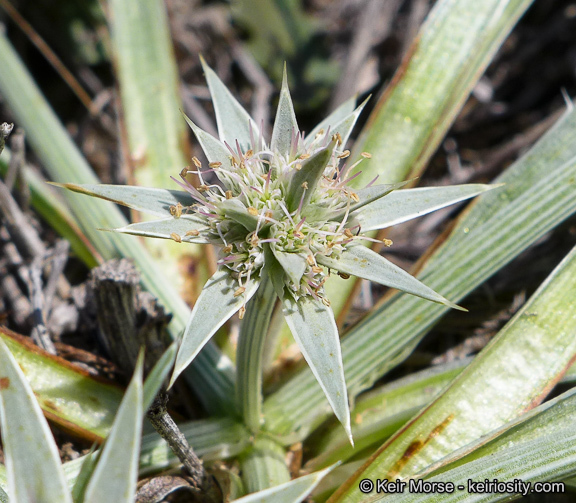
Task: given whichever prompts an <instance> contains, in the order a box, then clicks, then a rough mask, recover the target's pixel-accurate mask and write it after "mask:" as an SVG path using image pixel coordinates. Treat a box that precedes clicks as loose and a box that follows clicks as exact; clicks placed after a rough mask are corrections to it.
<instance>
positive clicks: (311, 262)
mask: <svg viewBox="0 0 576 503" xmlns="http://www.w3.org/2000/svg"><path fill="white" fill-rule="evenodd" d="M306 262H308V265H310V266H313V265H316V260H314V255H308V256H307V257H306Z"/></svg>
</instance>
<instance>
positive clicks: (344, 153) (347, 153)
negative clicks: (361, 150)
mask: <svg viewBox="0 0 576 503" xmlns="http://www.w3.org/2000/svg"><path fill="white" fill-rule="evenodd" d="M349 155H350V150H344V152H342V153H341V154H340V155H339V156H337V157H338V159H346V157H348V156H349Z"/></svg>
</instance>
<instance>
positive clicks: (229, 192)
mask: <svg viewBox="0 0 576 503" xmlns="http://www.w3.org/2000/svg"><path fill="white" fill-rule="evenodd" d="M226 199H232V191H231V190H227V191H226Z"/></svg>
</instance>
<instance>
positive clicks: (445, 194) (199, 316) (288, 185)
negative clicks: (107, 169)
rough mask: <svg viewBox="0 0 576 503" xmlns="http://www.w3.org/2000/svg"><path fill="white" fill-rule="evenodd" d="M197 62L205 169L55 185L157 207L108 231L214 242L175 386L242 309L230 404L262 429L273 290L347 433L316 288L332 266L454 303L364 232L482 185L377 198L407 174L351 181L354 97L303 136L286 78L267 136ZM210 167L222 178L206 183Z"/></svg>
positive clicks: (327, 322)
mask: <svg viewBox="0 0 576 503" xmlns="http://www.w3.org/2000/svg"><path fill="white" fill-rule="evenodd" d="M203 66H204V71H205V73H206V77H207V80H208V85H209V88H210V91H211V93H212V99H213V102H214V109H215V111H216V120H217V124H218V131H219V136H220V138H219V139H217V138H214V137H213V136H211V135H210V134H208V133H206V132H205V131H203V130H202V129H200V128H199V127H198V126H196V125H195V124H194V123H193V122H192V121H191V120H190V119H187V120H188V124H189V125H190V127H191V128H192V130H193V132H194V134H195V136H196V138H197V140H198V142H199V143H200V145H201V146H202V148H203V150H204V153H205V155H206V157H207V159H208V162H209V164H208V167H207V168H206V167H205V168H204V169H203V167H202V164H201V162H200V161H199V160H198V159H197V158H194V159H193V163H194V168H193V169H192V168H184V169H183V170H182V172H181V173H180V177H181V178H182V181H178V180H176V179H174V180H175V181H176V183H178V184H179V185H180V186H181V187H182V188H183V189H184V190H185V192H174V191H167V190H162V189H150V188H142V187H126V186H110V185H100V186H90V185H75V184H71V183H70V184H65V185H64V186H65V187H67V188H68V189H71V190H74V191H77V192H81V193H83V194H89V195H92V196H96V197H101V198H104V199H108V200H110V201H114V202H116V203H120V204H124V205H126V206H128V207H130V208H133V209H136V210H139V211H142V212H148V213H151V214H153V215H162V216H164V218H161V219H158V220H152V221H146V222H142V223H135V224H131V225H129V226H127V227H124V228H120V229H115V231H116V232H121V233H128V234H135V235H138V236H146V237H155V238H165V239H172V240H174V241H176V242H178V243H202V244H208V243H210V244H213V245H215V246H217V247H218V249H219V260H218V270H217V272H216V273H215V274H214V276H212V278H210V280H209V281H208V282H207V283H206V285H205V286H204V289H203V290H202V293H201V295H200V297H199V298H198V300H197V301H196V303H195V305H194V309H193V311H192V314H191V316H190V319H189V321H188V325H187V327H186V329H185V331H184V334H183V337H182V343H181V345H180V349H179V352H178V356H177V359H176V365H175V370H174V373H173V375H172V380H171V382H172V383H173V382H174V380H175V379H176V378H177V377H178V376H179V375H180V373H181V372H182V371H183V370H184V369H185V368H186V367H187V366H188V365H189V364H190V362H191V361H192V360H193V359H194V357H195V356H196V355H197V354H198V353H199V351H200V350H201V349H202V348H203V347H204V345H205V344H206V343H207V342H208V340H209V338H210V337H211V336H212V335H213V334H214V333H215V332H216V331H217V330H218V329H219V328H220V327H221V326H222V325H223V324H224V323H225V322H226V321H227V320H228V319H229V318H230V317H231V316H232V315H234V314H235V313H236V312H239V316H240V319H244V321H243V324H242V328H241V334H240V343H239V344H240V348H239V352H241V351H244V348H250V349H249V354H247V356H246V358H247V360H246V370H245V371H246V372H247V374H248V375H247V376H246V379H247V382H246V388H239V389H240V390H246V391H247V392H248V394H249V396H248V397H247V399H245V397H243V396H240V397H239V403H240V404H241V407H242V409H243V410H241V412H242V414H243V416H244V417H245V419H246V423H247V426H249V427H250V428H251V429H253V430H254V431H256V432H257V431H259V430H260V427H261V422H262V421H261V406H260V398H259V397H261V392H260V389H258V388H259V387H260V386H261V377H260V376H261V373H262V368H261V364H262V358H261V355H262V350H263V347H264V341H265V338H266V336H267V334H268V329H269V324H270V318H271V315H272V311H273V308H274V303H275V300H276V297H278V299H279V300H280V302H281V304H282V311H283V314H284V317H285V319H286V322H287V323H288V326H289V327H290V329H291V332H292V335H293V336H294V339H295V340H296V341H297V342H298V345H299V347H300V349H301V351H302V354H303V355H304V357H305V359H306V360H307V362H308V364H309V365H310V368H311V369H312V372H313V373H314V375H315V376H316V379H317V380H318V382H319V384H320V386H321V387H322V389H323V390H324V393H325V394H326V397H327V399H328V401H329V402H330V405H331V406H332V408H333V410H334V412H335V414H336V416H337V417H338V419H339V421H340V422H341V423H342V424H343V426H344V428H345V429H346V432H347V433H348V435H349V438H350V442H353V439H352V434H351V430H350V412H349V408H348V397H347V391H346V384H345V379H344V368H343V365H342V355H341V351H340V341H339V335H338V329H337V327H336V322H335V320H334V314H333V312H332V310H331V309H330V300H329V299H328V298H327V297H326V295H325V291H324V288H323V285H324V283H325V281H326V278H327V275H328V274H329V271H331V270H333V271H336V272H337V273H338V274H339V275H340V276H343V277H349V276H350V275H355V276H357V277H360V278H366V279H369V280H371V281H374V282H377V283H380V284H383V285H386V286H388V287H392V288H397V289H399V290H403V291H405V292H408V293H411V294H413V295H417V296H419V297H422V298H424V299H428V300H431V301H434V302H438V303H441V304H445V305H447V306H450V307H453V308H456V309H461V308H459V307H458V306H456V305H455V304H453V303H451V302H450V301H448V300H446V299H445V298H444V297H442V296H441V295H440V294H438V293H436V292H434V290H432V289H431V288H428V287H427V286H426V285H424V284H423V283H421V282H420V281H418V280H417V279H416V278H414V277H413V276H411V275H410V274H409V273H407V272H406V271H404V270H403V269H401V268H399V267H398V266H396V265H394V264H393V263H391V262H390V261H388V260H387V259H385V258H384V257H383V256H381V255H380V254H378V253H376V252H374V251H372V250H370V249H369V248H367V247H365V246H363V243H365V242H371V241H376V242H378V240H376V239H374V238H372V237H370V236H369V235H367V234H366V233H367V232H369V231H372V230H376V229H383V228H386V227H388V226H390V225H392V224H394V223H395V222H398V221H406V220H409V219H411V218H415V217H417V216H420V215H423V214H426V213H429V212H431V211H433V210H436V209H439V208H442V207H445V206H447V205H450V204H454V203H456V202H459V201H462V200H464V199H467V198H470V197H473V196H475V195H477V194H479V193H481V192H483V191H485V190H488V189H489V188H491V187H490V186H487V185H479V184H475V185H462V186H450V187H438V188H435V189H433V191H432V192H429V191H425V192H421V191H413V190H404V191H402V192H400V193H399V194H400V198H399V200H397V201H396V204H395V205H394V206H393V207H390V205H388V204H387V201H386V196H387V195H388V194H390V193H391V192H392V191H393V190H394V189H396V188H399V187H401V186H402V185H404V183H398V184H376V181H377V180H376V179H374V180H373V181H372V182H371V183H369V184H368V185H367V186H366V187H365V188H363V189H360V190H354V189H353V188H352V187H351V186H350V185H349V182H350V180H352V179H354V178H355V177H356V176H358V174H359V173H358V172H356V171H355V169H356V168H357V166H358V164H359V163H360V161H362V160H363V159H366V158H368V159H369V158H370V154H369V153H367V152H363V153H362V154H361V158H360V159H359V160H357V161H356V162H353V163H351V164H345V162H346V160H347V159H348V158H349V155H350V151H349V150H347V149H346V148H345V144H346V141H347V140H348V137H349V135H350V133H351V131H352V128H353V127H354V125H355V123H356V120H357V118H358V116H359V115H360V112H361V111H362V108H363V106H364V105H361V106H359V107H358V108H356V109H353V110H349V109H350V108H351V105H352V104H353V100H350V101H348V102H347V103H345V104H344V105H342V106H341V107H340V108H338V109H337V110H336V111H335V112H334V113H333V114H332V115H330V116H329V117H328V118H327V119H326V120H325V121H323V122H322V123H321V124H319V125H318V126H317V127H316V128H315V129H314V130H313V131H312V132H311V133H310V134H308V135H306V136H305V135H304V134H303V133H302V132H301V131H300V130H299V128H298V124H297V122H296V117H295V114H294V107H293V104H292V100H291V98H290V93H289V90H288V84H287V78H286V75H284V79H283V85H282V90H281V93H280V100H279V103H278V110H277V114H276V119H275V121H274V128H273V131H272V138H271V140H270V141H269V142H268V141H266V140H265V139H264V138H263V136H262V134H261V132H260V130H259V129H258V127H257V126H256V124H255V122H254V121H253V120H252V119H251V118H250V116H249V115H248V113H247V112H246V111H245V110H244V109H243V108H242V106H241V105H240V103H238V101H237V100H236V99H235V98H234V97H233V96H232V94H231V93H230V92H229V91H228V90H227V89H226V87H225V85H224V84H223V83H222V82H221V81H220V79H219V78H218V77H217V75H216V74H215V73H214V71H213V70H212V69H210V68H209V67H208V66H207V65H206V64H205V63H204V62H203ZM212 173H213V174H214V175H216V178H217V181H218V182H220V183H216V181H215V182H214V183H210V182H208V181H207V179H206V178H207V176H209V175H210V174H212ZM190 174H194V175H196V176H197V177H198V180H199V185H198V186H197V187H196V186H194V184H193V183H191V181H190V180H189V179H188V175H190ZM402 196H405V199H404V200H403V198H402ZM380 242H382V243H383V244H385V245H386V246H390V245H391V244H392V242H391V241H390V240H384V241H380ZM255 295H256V298H255V299H254V301H252V302H250V300H251V299H252V298H253V297H254V296H255ZM238 361H241V359H240V358H238ZM239 372H242V370H239ZM250 380H252V382H250ZM250 393H253V394H254V396H250Z"/></svg>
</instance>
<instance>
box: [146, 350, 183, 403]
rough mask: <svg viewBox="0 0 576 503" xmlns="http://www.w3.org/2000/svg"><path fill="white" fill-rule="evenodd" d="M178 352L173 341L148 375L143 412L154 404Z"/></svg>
mask: <svg viewBox="0 0 576 503" xmlns="http://www.w3.org/2000/svg"><path fill="white" fill-rule="evenodd" d="M177 352H178V345H177V343H175V342H173V343H172V344H170V346H169V347H168V349H167V350H166V351H164V354H163V355H162V356H161V357H160V358H159V360H158V361H157V362H156V365H154V367H153V368H152V370H151V371H150V373H149V374H148V377H146V381H145V382H144V387H143V389H142V414H145V413H146V412H147V411H148V409H149V408H150V405H152V402H153V401H154V398H155V397H156V395H157V394H158V391H159V390H160V388H161V387H162V384H163V383H164V380H165V379H166V377H167V376H168V373H169V372H170V370H171V368H172V365H174V361H175V360H176V354H177Z"/></svg>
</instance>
